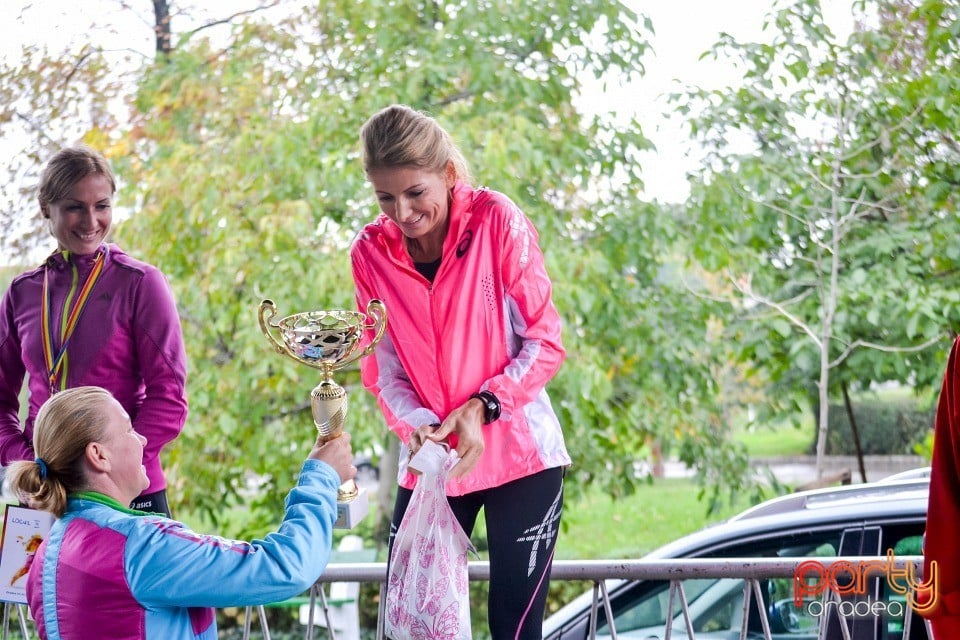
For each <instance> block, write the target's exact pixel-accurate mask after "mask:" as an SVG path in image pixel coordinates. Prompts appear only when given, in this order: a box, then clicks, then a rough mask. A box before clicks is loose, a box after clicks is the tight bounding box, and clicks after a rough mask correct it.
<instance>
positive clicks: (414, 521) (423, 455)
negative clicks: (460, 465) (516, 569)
mask: <svg viewBox="0 0 960 640" xmlns="http://www.w3.org/2000/svg"><path fill="white" fill-rule="evenodd" d="M458 461H459V457H458V456H457V452H456V451H450V450H449V449H448V448H447V447H446V446H444V445H440V444H436V443H434V442H430V441H427V442H426V443H425V444H424V446H423V447H421V449H420V450H419V451H418V452H417V455H416V456H414V458H413V460H411V461H410V465H411V467H414V466H416V468H417V469H418V470H420V471H421V472H422V475H421V476H420V478H419V479H418V480H417V486H416V487H414V489H413V495H412V496H411V497H410V504H409V505H408V506H407V511H406V513H405V514H404V516H403V520H402V521H401V522H400V528H399V529H398V530H397V537H396V539H395V540H394V543H393V555H392V557H391V560H390V570H389V573H388V574H387V603H386V614H387V616H386V617H387V619H386V629H385V632H386V635H387V637H388V638H392V640H470V599H469V590H468V584H469V579H468V575H467V551H474V549H473V545H472V544H470V539H469V538H468V537H467V534H466V533H464V531H463V528H462V527H461V526H460V523H459V522H457V519H456V518H455V517H454V515H453V511H452V510H451V509H450V503H449V502H447V495H446V489H445V487H446V483H447V475H448V474H449V473H450V469H452V468H453V465H455V464H456V463H457V462H458Z"/></svg>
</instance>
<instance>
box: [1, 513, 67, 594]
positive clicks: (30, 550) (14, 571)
mask: <svg viewBox="0 0 960 640" xmlns="http://www.w3.org/2000/svg"><path fill="white" fill-rule="evenodd" d="M53 520H54V518H53V514H51V513H47V512H46V511H38V510H36V509H28V508H26V507H18V506H16V505H12V504H8V505H7V508H6V511H5V512H4V515H3V536H2V538H0V601H4V602H16V603H18V604H26V603H27V573H28V572H29V571H30V565H31V564H32V563H33V557H34V556H35V555H36V553H37V549H38V548H39V547H40V543H41V542H43V539H44V538H45V537H46V536H47V533H48V532H49V531H50V527H52V526H53Z"/></svg>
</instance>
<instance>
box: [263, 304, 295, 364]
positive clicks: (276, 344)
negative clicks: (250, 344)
mask: <svg viewBox="0 0 960 640" xmlns="http://www.w3.org/2000/svg"><path fill="white" fill-rule="evenodd" d="M268 312H269V315H267V314H268ZM275 315H277V305H275V304H274V303H273V300H269V299H268V300H264V301H263V302H261V303H260V313H259V316H260V331H262V332H263V335H265V336H266V337H267V340H269V341H270V343H271V344H272V345H273V348H274V349H276V350H277V353H280V354H283V355H290V354H289V353H287V350H286V349H284V348H283V345H282V344H280V341H279V340H277V339H276V338H275V337H273V333H271V332H270V327H274V328H276V327H277V325H276V324H272V323H271V322H270V320H272V319H273V316H275Z"/></svg>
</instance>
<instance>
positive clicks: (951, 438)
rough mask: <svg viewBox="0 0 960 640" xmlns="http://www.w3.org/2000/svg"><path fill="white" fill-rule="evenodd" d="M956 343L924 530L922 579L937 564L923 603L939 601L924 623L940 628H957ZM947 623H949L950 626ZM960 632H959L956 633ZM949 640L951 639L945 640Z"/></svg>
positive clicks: (943, 394)
mask: <svg viewBox="0 0 960 640" xmlns="http://www.w3.org/2000/svg"><path fill="white" fill-rule="evenodd" d="M958 357H960V338H958V339H957V340H956V341H955V342H954V344H953V349H952V350H951V352H950V359H949V360H948V362H947V369H946V373H945V374H944V376H943V387H942V388H941V390H940V400H939V403H938V405H937V415H936V423H935V427H934V443H933V463H932V470H931V474H930V498H929V503H928V507H927V530H926V535H925V537H924V575H925V576H930V575H931V563H933V562H936V563H937V570H938V574H939V589H936V587H934V593H932V594H923V595H922V596H921V600H923V601H928V600H929V597H930V596H931V595H932V596H933V597H938V596H939V600H940V601H939V604H932V605H931V606H932V609H931V611H930V612H929V613H928V614H926V616H927V617H930V618H935V619H937V623H938V624H946V625H950V624H952V625H953V626H957V625H960V544H957V527H958V526H960V467H958V465H960V431H958V430H960V416H958V411H960V370H958V366H960V363H958ZM950 619H953V621H951V620H950ZM958 628H960V627H958ZM944 637H953V636H944Z"/></svg>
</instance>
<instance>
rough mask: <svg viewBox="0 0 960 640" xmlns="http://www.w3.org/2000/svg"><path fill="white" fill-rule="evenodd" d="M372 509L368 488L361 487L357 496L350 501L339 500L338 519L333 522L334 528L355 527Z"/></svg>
mask: <svg viewBox="0 0 960 640" xmlns="http://www.w3.org/2000/svg"><path fill="white" fill-rule="evenodd" d="M368 511H370V499H369V496H368V495H367V490H366V489H363V488H360V490H359V491H358V493H357V496H356V497H355V498H352V499H351V500H350V501H349V502H340V501H339V500H338V501H337V520H336V522H334V523H333V528H334V529H353V528H354V527H355V526H357V525H358V524H359V523H360V521H361V520H363V518H364V516H366V515H367V512H368Z"/></svg>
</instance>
